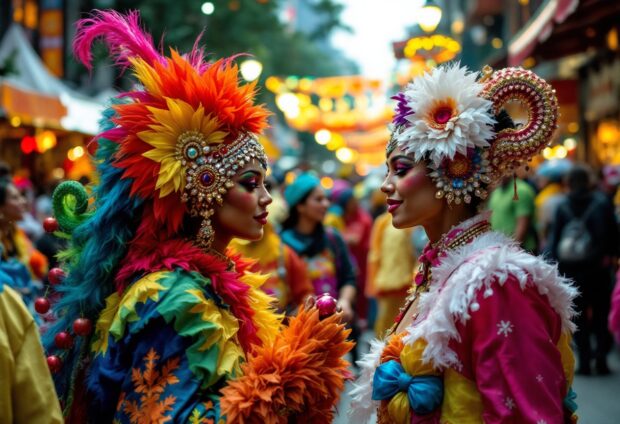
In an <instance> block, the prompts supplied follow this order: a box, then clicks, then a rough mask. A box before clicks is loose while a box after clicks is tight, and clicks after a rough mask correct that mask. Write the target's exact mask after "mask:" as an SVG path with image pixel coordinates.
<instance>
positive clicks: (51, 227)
mask: <svg viewBox="0 0 620 424" xmlns="http://www.w3.org/2000/svg"><path fill="white" fill-rule="evenodd" d="M43 228H44V229H45V231H46V232H48V233H53V232H54V231H56V230H58V221H56V218H53V217H51V216H50V217H48V218H45V219H44V220H43Z"/></svg>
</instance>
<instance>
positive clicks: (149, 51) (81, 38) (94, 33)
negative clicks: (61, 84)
mask: <svg viewBox="0 0 620 424" xmlns="http://www.w3.org/2000/svg"><path fill="white" fill-rule="evenodd" d="M139 18H140V14H139V12H138V11H135V10H134V11H131V12H129V13H127V15H121V14H120V13H118V12H115V11H113V10H109V11H101V10H96V11H95V12H94V13H93V16H92V17H91V18H87V19H81V20H79V21H78V23H77V35H76V37H75V40H74V42H73V51H74V53H75V56H76V57H77V59H78V60H79V61H80V62H82V63H83V64H84V66H86V67H87V68H88V69H92V59H93V56H92V53H91V46H92V44H93V42H94V41H95V40H96V39H97V38H99V37H101V38H103V40H104V41H105V42H106V43H107V45H108V48H109V49H110V53H111V54H112V56H113V57H114V60H115V62H116V63H117V64H118V65H120V66H122V67H123V68H127V67H129V66H130V65H131V63H130V62H129V59H130V58H131V57H140V58H142V59H143V60H145V61H146V62H147V63H149V64H151V65H153V64H154V63H155V62H158V61H159V62H163V61H164V58H163V57H162V55H161V54H160V53H159V52H157V50H156V49H155V47H154V45H153V38H152V37H151V35H150V34H148V33H146V32H145V31H143V30H142V28H140V24H139Z"/></svg>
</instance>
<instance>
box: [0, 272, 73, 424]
mask: <svg viewBox="0 0 620 424" xmlns="http://www.w3.org/2000/svg"><path fill="white" fill-rule="evenodd" d="M10 278H11V277H9V275H8V274H6V273H5V272H3V271H1V270H0V386H1V387H2V389H0V422H2V423H6V424H11V423H16V424H17V423H28V424H54V423H62V422H63V419H62V413H61V411H60V404H59V403H58V397H57V396H56V391H55V389H54V384H53V383H52V376H51V374H50V370H49V368H48V364H47V363H46V360H45V355H44V354H43V348H42V347H41V342H40V341H39V331H38V329H37V326H36V324H35V322H34V319H33V318H32V316H31V315H30V313H29V312H28V310H27V309H26V306H25V305H24V302H23V301H22V299H21V296H20V295H19V294H17V292H15V291H14V290H13V289H12V288H11V287H9V284H10ZM5 283H6V285H5ZM52 365H53V364H52Z"/></svg>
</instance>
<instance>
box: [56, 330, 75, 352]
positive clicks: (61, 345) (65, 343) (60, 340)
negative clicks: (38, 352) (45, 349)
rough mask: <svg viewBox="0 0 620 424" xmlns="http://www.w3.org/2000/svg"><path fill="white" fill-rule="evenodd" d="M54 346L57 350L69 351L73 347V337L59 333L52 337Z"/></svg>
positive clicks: (64, 332) (65, 333)
mask: <svg viewBox="0 0 620 424" xmlns="http://www.w3.org/2000/svg"><path fill="white" fill-rule="evenodd" d="M54 344H55V345H56V347H57V348H58V349H70V348H71V347H72V346H73V337H71V334H69V333H67V332H66V331H61V332H60V333H58V334H56V337H54Z"/></svg>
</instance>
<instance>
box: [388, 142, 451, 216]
mask: <svg viewBox="0 0 620 424" xmlns="http://www.w3.org/2000/svg"><path fill="white" fill-rule="evenodd" d="M387 167H388V173H387V176H386V177H385V181H383V184H382V185H381V191H383V192H384V193H385V194H386V195H387V203H388V211H389V212H390V213H391V214H392V223H393V225H394V227H396V228H408V227H413V226H416V225H424V224H426V223H428V222H430V221H431V220H432V219H433V218H435V217H437V216H438V215H439V214H440V213H441V210H442V208H443V207H444V200H443V199H437V198H435V192H436V191H437V188H436V187H435V184H433V181H432V180H431V178H430V177H429V176H428V175H427V174H428V168H427V166H426V163H424V162H419V163H416V162H414V161H413V159H412V158H411V157H410V156H408V155H406V154H405V153H404V152H403V151H402V149H400V148H398V149H395V150H394V151H393V152H392V153H390V155H389V156H388V160H387Z"/></svg>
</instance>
